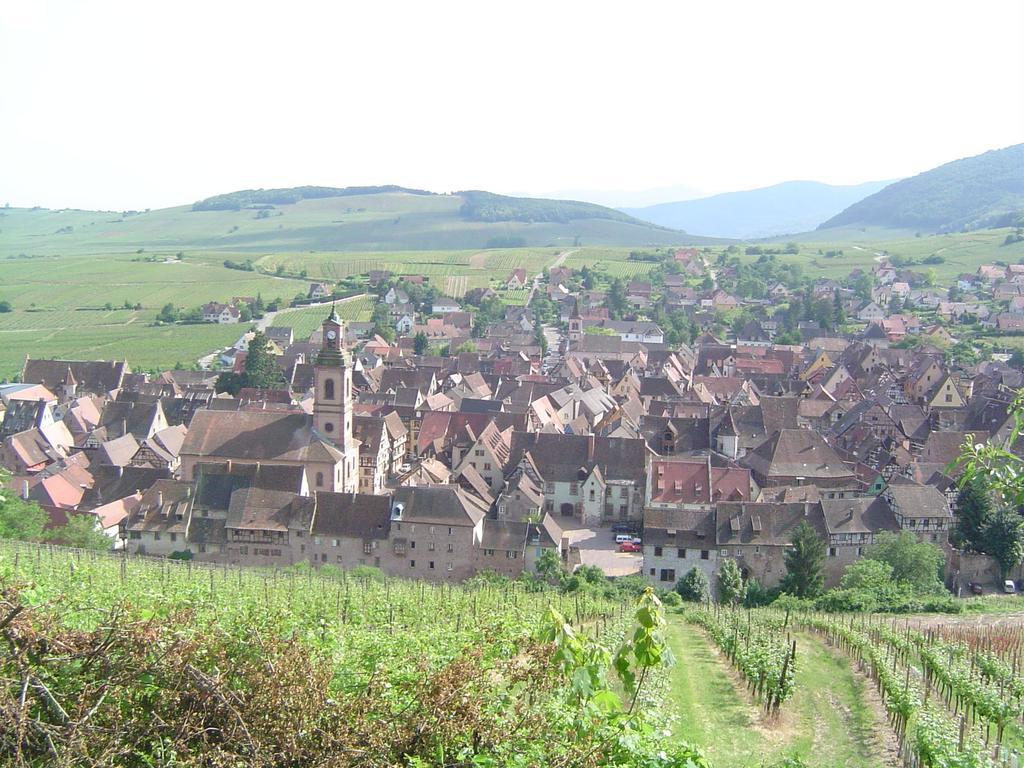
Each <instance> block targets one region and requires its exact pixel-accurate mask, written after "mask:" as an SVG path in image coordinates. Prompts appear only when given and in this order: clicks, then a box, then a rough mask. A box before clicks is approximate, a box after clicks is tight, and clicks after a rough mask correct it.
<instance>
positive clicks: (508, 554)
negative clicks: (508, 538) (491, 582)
mask: <svg viewBox="0 0 1024 768" xmlns="http://www.w3.org/2000/svg"><path fill="white" fill-rule="evenodd" d="M518 557H519V553H518V552H516V551H515V550H514V549H510V550H508V551H507V552H506V553H505V559H506V560H515V559H516V558H518Z"/></svg>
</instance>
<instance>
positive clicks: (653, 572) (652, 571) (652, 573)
mask: <svg viewBox="0 0 1024 768" xmlns="http://www.w3.org/2000/svg"><path fill="white" fill-rule="evenodd" d="M654 574H655V570H654V569H653V568H651V576H653V575H654Z"/></svg>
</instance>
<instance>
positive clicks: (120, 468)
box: [117, 464, 124, 477]
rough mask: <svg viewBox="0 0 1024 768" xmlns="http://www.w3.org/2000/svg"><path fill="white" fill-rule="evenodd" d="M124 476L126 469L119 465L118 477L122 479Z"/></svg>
mask: <svg viewBox="0 0 1024 768" xmlns="http://www.w3.org/2000/svg"><path fill="white" fill-rule="evenodd" d="M123 475H124V467H122V466H121V465H120V464H118V465H117V476H118V477H122V476H123Z"/></svg>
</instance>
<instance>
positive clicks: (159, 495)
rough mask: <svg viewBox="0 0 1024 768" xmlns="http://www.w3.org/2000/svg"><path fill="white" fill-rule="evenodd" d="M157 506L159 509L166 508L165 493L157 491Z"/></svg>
mask: <svg viewBox="0 0 1024 768" xmlns="http://www.w3.org/2000/svg"><path fill="white" fill-rule="evenodd" d="M156 506H157V508H158V509H162V508H163V506H164V492H163V491H157V492H156Z"/></svg>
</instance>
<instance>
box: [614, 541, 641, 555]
mask: <svg viewBox="0 0 1024 768" xmlns="http://www.w3.org/2000/svg"><path fill="white" fill-rule="evenodd" d="M643 551H644V548H643V547H641V546H640V545H639V544H635V543H633V542H632V541H624V542H622V543H621V544H619V552H643Z"/></svg>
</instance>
